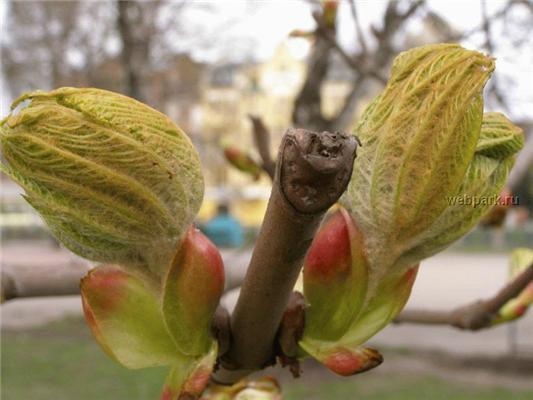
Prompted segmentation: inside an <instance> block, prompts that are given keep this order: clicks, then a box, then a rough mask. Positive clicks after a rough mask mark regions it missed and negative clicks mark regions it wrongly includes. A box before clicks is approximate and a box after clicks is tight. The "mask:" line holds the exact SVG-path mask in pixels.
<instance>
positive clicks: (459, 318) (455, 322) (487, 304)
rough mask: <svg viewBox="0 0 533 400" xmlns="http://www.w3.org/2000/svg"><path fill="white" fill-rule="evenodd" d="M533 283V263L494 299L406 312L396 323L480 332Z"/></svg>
mask: <svg viewBox="0 0 533 400" xmlns="http://www.w3.org/2000/svg"><path fill="white" fill-rule="evenodd" d="M532 281H533V264H531V265H530V266H529V267H528V268H527V269H526V270H524V271H523V272H522V273H521V274H519V275H518V276H516V277H515V278H514V279H513V280H511V281H510V282H509V283H508V284H507V285H505V286H504V287H503V288H502V289H501V290H500V291H499V292H498V293H496V294H495V295H494V296H493V297H491V298H488V299H485V300H478V301H475V302H473V303H470V304H467V305H464V306H461V307H457V308H455V309H453V310H451V311H431V310H425V309H411V310H410V309H406V310H404V311H402V312H401V313H400V314H399V315H398V316H397V317H396V319H395V320H394V322H395V323H398V324H400V323H413V324H426V325H450V326H454V327H456V328H459V329H464V330H472V331H477V330H479V329H485V328H490V327H491V326H493V325H492V320H493V319H494V317H495V316H496V315H497V313H498V311H499V310H500V308H501V307H502V306H503V305H505V303H507V302H508V301H509V300H511V299H513V298H515V297H517V296H518V295H519V294H520V292H522V290H524V289H525V288H526V287H527V286H528V285H529V284H530V283H531V282H532Z"/></svg>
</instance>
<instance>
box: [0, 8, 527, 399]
mask: <svg viewBox="0 0 533 400" xmlns="http://www.w3.org/2000/svg"><path fill="white" fill-rule="evenodd" d="M0 25H1V29H0V32H1V33H0V44H1V63H0V91H1V95H0V118H3V117H5V116H6V115H7V114H8V113H9V105H10V104H11V102H12V101H13V100H14V99H16V98H17V97H18V96H19V95H21V94H22V93H24V92H26V91H29V90H38V89H40V90H50V89H53V88H57V87H62V86H75V87H98V88H103V89H108V90H112V91H116V92H120V93H124V94H126V95H129V96H132V97H135V98H137V99H139V100H141V101H143V102H145V103H147V104H149V105H150V106H152V107H154V108H156V109H158V110H160V111H162V112H163V113H165V114H167V115H168V116H169V117H170V118H171V119H172V120H174V121H175V122H176V123H177V124H178V125H179V126H180V127H181V128H182V129H183V130H184V131H185V132H186V133H187V134H188V135H189V137H190V138H191V140H192V141H193V143H194V144H195V146H196V148H197V149H198V151H199V153H200V157H201V160H202V164H203V168H204V176H205V180H206V195H205V200H204V204H203V205H202V209H201V211H200V214H199V216H198V221H197V222H198V224H199V226H200V227H201V228H203V229H204V230H205V231H206V232H207V233H208V234H210V235H211V237H212V238H213V239H214V240H215V242H216V240H217V239H218V238H219V236H221V235H222V236H224V234H223V233H222V234H221V233H220V232H224V230H222V231H220V226H221V225H222V226H223V227H225V228H223V229H229V230H231V231H232V234H234V235H235V236H234V237H235V238H234V240H231V241H229V242H227V243H222V244H221V246H222V247H223V250H222V252H223V257H224V259H225V263H226V268H227V269H228V282H229V283H228V286H234V285H236V284H237V283H238V281H239V279H240V278H239V277H242V274H243V272H244V270H245V268H246V265H247V262H248V259H249V257H250V254H251V248H252V246H253V242H254V238H255V235H256V234H257V231H258V229H259V227H260V224H261V220H262V217H263V214H264V211H265V209H266V203H267V201H268V196H269V193H270V183H271V181H270V178H269V176H268V174H266V173H264V172H261V169H260V168H259V167H258V165H260V164H261V163H264V161H265V160H264V157H261V156H260V154H259V152H258V150H257V149H256V145H255V142H254V135H253V132H254V126H255V129H258V128H257V127H258V124H259V126H261V127H263V128H264V129H265V130H267V131H268V132H269V133H270V139H271V140H270V143H269V144H268V147H269V148H270V152H271V153H272V154H276V149H277V146H278V145H279V142H280V140H281V137H282V135H283V133H284V131H285V130H286V129H287V128H289V127H292V126H297V127H305V128H308V129H314V130H325V129H327V130H340V131H348V132H349V131H351V130H352V129H353V127H354V124H355V122H356V121H357V119H358V117H359V116H360V114H361V112H362V111H363V110H364V108H365V107H366V105H367V104H368V103H369V101H370V100H371V99H372V98H373V97H374V96H375V95H376V94H377V93H378V92H379V91H380V90H381V89H382V88H383V87H384V84H385V83H386V79H387V77H388V73H389V69H390V64H391V62H392V60H393V59H394V57H395V56H396V55H397V54H398V53H399V52H401V51H402V50H405V49H408V48H411V47H414V46H419V45H422V44H426V43H437V42H459V43H461V44H462V45H464V46H465V47H468V48H471V49H477V50H480V51H483V52H485V53H489V54H491V55H492V56H493V57H495V58H496V59H497V61H496V66H497V68H496V72H495V74H494V75H493V78H492V79H491V81H490V82H489V84H488V86H487V88H486V90H485V108H486V110H488V111H501V112H504V113H505V114H506V115H507V116H508V117H509V118H511V119H512V120H513V122H514V123H516V124H517V125H519V126H521V127H522V128H523V129H524V132H525V135H526V145H525V147H524V149H523V150H522V152H521V153H520V155H519V157H518V159H517V162H516V165H515V167H514V169H513V171H512V173H511V175H510V177H509V181H508V184H507V187H508V191H507V192H506V194H508V195H512V196H513V197H512V199H513V201H512V203H513V204H511V205H510V206H505V207H503V206H501V207H496V208H495V210H493V212H491V213H490V214H489V216H488V217H487V218H486V219H485V220H484V221H483V223H482V224H480V226H479V227H477V228H476V229H474V230H473V231H472V232H471V233H470V234H468V235H467V236H466V237H465V238H464V239H462V240H461V241H460V242H458V243H456V244H455V245H454V246H452V248H451V249H449V250H447V251H446V252H444V253H441V254H439V255H437V256H435V257H433V258H432V259H430V260H427V261H426V262H424V263H423V267H422V268H421V271H420V274H419V278H418V279H417V283H416V284H415V288H414V291H413V295H412V297H411V299H410V302H409V304H408V306H407V307H410V306H413V307H419V308H420V307H424V308H429V309H451V308H453V307H454V306H458V305H461V304H465V303H467V302H469V301H473V300H475V299H478V298H484V297H488V296H491V295H493V294H494V293H495V292H496V291H497V290H498V289H499V288H500V287H501V286H502V285H504V284H505V281H506V280H507V274H508V272H507V269H508V255H509V253H510V251H511V250H512V249H514V248H516V247H530V248H531V247H533V220H532V215H533V214H532V213H533V134H532V132H533V90H532V88H533V79H532V69H531V66H532V65H533V40H532V39H531V37H533V2H532V1H523V0H520V1H512V0H501V1H500V0H481V1H478V0H470V1H444V0H442V1H438V0H433V1H431V0H428V1H397V2H389V1H381V0H379V1H372V2H370V1H358V0H355V1H351V0H343V1H340V2H339V3H338V6H336V5H335V2H331V1H326V2H321V1H313V0H290V1H274V0H271V1H218V2H217V1H214V0H213V1H187V2H185V1H62V2H60V1H7V0H2V1H1V2H0ZM250 117H253V119H252V118H250ZM254 121H255V125H254V123H253V122H254ZM232 154H234V155H235V154H237V155H238V157H241V160H242V159H243V158H244V159H245V160H246V161H245V162H244V166H243V163H242V162H241V163H240V164H239V163H238V162H237V163H236V162H235V157H232ZM238 157H237V158H238ZM254 165H255V167H254ZM235 166H237V167H238V168H235ZM0 179H1V181H0V182H1V193H0V228H1V246H2V247H1V264H2V287H3V288H4V289H5V288H8V287H9V288H11V290H12V291H14V292H16V293H17V297H19V298H17V299H13V300H9V301H7V302H6V303H4V304H3V305H2V306H1V311H2V394H3V395H4V396H5V397H4V398H5V399H50V398H57V399H70V398H73V397H74V396H75V397H76V398H77V399H85V398H87V399H89V398H95V397H96V398H99V399H106V398H109V399H111V398H113V399H126V398H127V399H147V398H154V397H156V396H157V394H156V393H157V392H158V390H159V385H160V380H161V379H162V377H163V374H164V372H163V371H159V370H149V371H139V372H131V371H127V370H123V369H121V368H120V367H117V366H115V365H114V364H113V363H112V361H110V360H108V359H107V358H106V357H105V356H104V355H103V353H102V352H100V350H99V349H97V346H96V344H95V343H93V341H92V340H91V339H90V337H89V334H88V332H87V329H86V328H85V326H84V324H83V322H82V321H81V306H80V301H79V297H78V296H75V295H74V296H72V294H73V293H75V292H76V290H77V282H78V281H79V278H80V276H82V275H83V274H84V273H85V271H86V270H87V268H88V267H90V264H89V263H88V262H87V261H85V260H82V259H79V258H76V257H75V256H73V255H71V254H70V253H69V252H68V251H66V250H64V249H63V248H61V247H60V246H59V245H58V244H57V242H56V241H55V240H54V239H53V238H52V237H51V236H50V234H49V233H48V231H47V229H46V227H45V226H44V224H43V223H42V221H41V219H40V218H39V217H38V216H37V214H36V213H35V212H34V211H33V210H32V209H31V207H30V206H29V205H28V204H27V203H25V202H24V200H23V198H22V197H21V196H20V194H21V189H20V188H19V187H18V186H16V185H15V184H14V183H12V182H11V181H10V180H9V179H8V178H7V177H6V176H4V175H0ZM221 206H222V207H221ZM228 216H229V217H231V223H230V224H229V225H228V222H227V221H226V220H227V219H228V218H227V217H228ZM224 218H226V219H224ZM221 221H222V222H221ZM228 226H229V228H228ZM53 295H56V296H53ZM69 295H70V296H69ZM40 296H43V297H40ZM44 296H46V297H44ZM23 297H29V298H23ZM530 314H531V313H530ZM65 318H66V319H65ZM372 344H373V345H375V346H376V347H378V348H380V349H383V351H382V352H383V353H384V355H385V359H386V362H385V364H384V365H383V366H381V367H379V368H378V369H376V370H375V371H372V372H370V373H368V374H364V375H361V376H358V377H355V378H351V379H348V380H346V379H344V380H342V379H339V378H336V377H333V376H332V375H331V374H329V373H328V372H326V371H324V370H322V369H321V368H319V367H318V366H316V365H314V364H312V363H310V364H309V365H308V366H307V365H306V366H304V375H303V377H302V379H300V380H299V381H292V380H291V379H289V378H288V376H287V375H288V373H287V372H286V371H285V372H284V373H283V372H279V371H278V370H274V371H271V373H272V374H274V375H276V376H279V377H280V379H281V380H282V381H283V382H287V385H286V386H285V387H286V397H287V398H289V399H293V398H294V399H299V398H311V399H314V398H316V399H325V398H338V399H355V398H357V399H374V398H375V399H389V398H390V399H402V398H406V399H419V398H420V399H427V398H431V399H440V398H450V397H451V398H454V399H462V398H464V399H477V398H480V399H521V398H524V399H525V398H532V397H530V396H533V380H532V379H531V377H532V376H533V316H532V315H526V316H525V317H524V318H522V319H521V320H519V321H518V322H516V323H512V324H507V325H504V326H500V327H497V328H493V329H488V330H486V331H482V332H462V331H458V330H454V329H452V328H447V327H428V326H420V325H399V326H391V327H389V328H387V329H386V330H384V331H383V332H382V333H380V334H379V335H378V336H377V337H375V338H374V339H373V340H372ZM384 378H386V379H384ZM332 393H333V395H332ZM106 396H108V397H106Z"/></svg>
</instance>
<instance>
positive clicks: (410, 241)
mask: <svg viewBox="0 0 533 400" xmlns="http://www.w3.org/2000/svg"><path fill="white" fill-rule="evenodd" d="M493 70H494V61H493V60H492V59H491V58H489V57H486V56H484V55H483V54H481V53H478V52H475V51H469V50H466V49H464V48H462V47H461V46H459V45H455V44H438V45H428V46H423V47H419V48H415V49H412V50H409V51H406V52H404V53H401V54H400V55H399V56H398V57H397V58H396V60H395V61H394V64H393V67H392V72H391V78H390V80H389V82H388V84H387V86H386V88H385V90H384V91H383V93H381V94H380V95H379V96H378V97H377V98H376V99H375V100H374V101H373V102H372V103H371V104H370V106H369V107H368V108H367V110H366V111H365V113H364V115H363V117H362V119H361V122H360V123H359V125H358V127H357V129H356V134H357V135H358V137H359V138H360V140H361V142H362V143H363V146H362V147H361V148H360V149H359V152H358V157H357V160H356V162H355V164H354V171H353V175H352V180H351V182H350V184H349V186H348V190H347V192H346V194H345V195H344V197H343V199H342V202H343V204H344V205H345V206H346V207H347V208H348V209H349V211H350V212H351V213H352V215H353V216H354V218H355V220H356V223H357V225H358V226H359V228H360V229H361V231H362V233H363V236H364V238H365V247H366V250H367V253H368V258H369V262H370V268H371V269H372V270H373V271H374V272H373V273H372V274H371V276H370V284H369V290H370V292H375V290H376V288H377V286H378V285H379V282H380V280H381V277H382V276H383V275H384V274H387V273H390V270H391V268H394V269H395V273H401V272H403V271H405V270H407V269H408V268H410V266H412V265H416V264H417V263H418V262H419V261H420V260H422V259H423V258H425V257H428V256H430V255H432V254H435V253H436V252H438V251H440V250H442V249H443V248H445V247H446V246H448V245H449V244H451V243H452V242H453V241H454V240H456V239H458V238H459V237H461V236H462V235H464V234H465V233H466V232H467V231H468V230H470V229H471V228H472V227H473V226H474V225H475V224H476V222H477V221H478V220H479V218H480V217H481V216H482V214H483V213H484V212H485V211H487V210H488V208H489V207H490V205H487V206H484V205H482V206H480V207H471V206H470V207H469V206H465V205H464V204H463V205H459V204H455V205H452V204H451V202H453V201H454V199H456V198H457V197H461V196H474V197H480V196H484V197H485V196H487V197H488V196H492V195H494V196H497V194H498V193H499V191H500V189H501V187H502V185H503V182H504V180H505V178H506V176H507V174H508V172H509V169H510V167H511V165H512V163H513V154H514V153H516V152H517V151H518V149H519V148H520V147H521V144H522V140H523V139H522V138H521V134H520V133H519V130H518V128H516V127H514V126H513V125H512V124H511V123H510V122H509V121H508V120H506V119H505V117H503V116H502V115H501V114H497V115H494V114H492V113H491V114H488V115H486V117H485V118H483V98H482V90H483V87H484V85H485V83H486V81H487V80H488V78H489V77H490V75H491V73H492V71H493ZM483 120H484V121H485V122H483V127H482V121H483ZM495 120H497V122H495Z"/></svg>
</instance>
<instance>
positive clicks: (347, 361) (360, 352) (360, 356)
mask: <svg viewBox="0 0 533 400" xmlns="http://www.w3.org/2000/svg"><path fill="white" fill-rule="evenodd" d="M382 362H383V357H382V356H381V354H380V353H379V352H378V351H376V350H374V349H370V348H362V349H359V348H358V349H355V350H354V351H351V350H347V349H344V348H339V349H338V350H335V351H333V352H332V353H331V354H330V355H328V356H327V357H326V358H325V359H324V360H323V363H324V365H325V366H326V367H327V368H329V369H330V370H331V371H333V372H335V373H336V374H339V375H342V376H350V375H354V374H358V373H361V372H365V371H368V370H369V369H372V368H375V367H377V366H378V365H379V364H381V363H382Z"/></svg>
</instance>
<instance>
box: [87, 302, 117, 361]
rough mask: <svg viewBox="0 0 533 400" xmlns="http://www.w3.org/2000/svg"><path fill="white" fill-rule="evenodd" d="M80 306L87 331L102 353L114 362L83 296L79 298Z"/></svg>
mask: <svg viewBox="0 0 533 400" xmlns="http://www.w3.org/2000/svg"><path fill="white" fill-rule="evenodd" d="M81 305H82V308H83V314H84V316H85V322H87V325H88V326H89V329H90V330H91V333H92V334H93V336H94V338H95V339H96V341H97V343H98V344H99V345H100V347H101V348H102V350H103V351H104V353H106V354H107V355H108V356H109V357H111V358H112V359H115V360H116V358H115V356H114V354H113V351H112V350H111V349H110V348H109V346H108V345H107V343H106V341H105V337H104V335H103V334H102V331H101V330H100V327H99V326H98V322H97V321H96V316H95V315H94V313H93V312H92V310H91V307H89V304H87V300H85V298H84V297H83V296H82V297H81Z"/></svg>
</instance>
